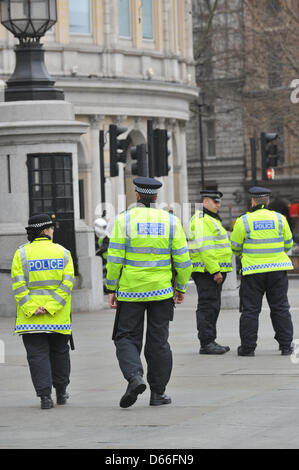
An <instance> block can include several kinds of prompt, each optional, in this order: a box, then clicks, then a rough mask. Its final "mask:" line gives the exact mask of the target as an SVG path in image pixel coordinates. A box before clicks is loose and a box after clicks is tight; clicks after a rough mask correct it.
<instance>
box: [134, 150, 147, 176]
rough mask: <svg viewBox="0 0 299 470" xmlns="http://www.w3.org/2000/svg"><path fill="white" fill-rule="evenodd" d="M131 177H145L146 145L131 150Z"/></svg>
mask: <svg viewBox="0 0 299 470" xmlns="http://www.w3.org/2000/svg"><path fill="white" fill-rule="evenodd" d="M131 159H132V160H136V161H135V162H134V161H132V175H137V176H147V161H146V144H140V145H137V146H136V147H132V148H131Z"/></svg>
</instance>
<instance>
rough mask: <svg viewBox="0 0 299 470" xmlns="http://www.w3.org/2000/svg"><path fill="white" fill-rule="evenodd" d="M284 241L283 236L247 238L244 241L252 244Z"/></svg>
mask: <svg viewBox="0 0 299 470" xmlns="http://www.w3.org/2000/svg"><path fill="white" fill-rule="evenodd" d="M280 242H283V237H279V238H259V239H254V238H246V239H245V241H244V243H249V244H250V243H251V244H262V243H280Z"/></svg>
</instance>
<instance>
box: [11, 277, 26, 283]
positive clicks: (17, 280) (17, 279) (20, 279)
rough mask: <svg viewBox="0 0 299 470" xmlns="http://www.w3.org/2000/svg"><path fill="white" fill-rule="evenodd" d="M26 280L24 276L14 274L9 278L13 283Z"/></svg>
mask: <svg viewBox="0 0 299 470" xmlns="http://www.w3.org/2000/svg"><path fill="white" fill-rule="evenodd" d="M24 281H26V279H25V276H15V277H12V278H11V282H12V283H13V284H14V283H15V282H24Z"/></svg>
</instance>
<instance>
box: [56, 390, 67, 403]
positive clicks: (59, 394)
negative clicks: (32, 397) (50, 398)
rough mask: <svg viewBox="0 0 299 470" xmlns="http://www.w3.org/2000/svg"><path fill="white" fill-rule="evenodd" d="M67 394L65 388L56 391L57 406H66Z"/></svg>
mask: <svg viewBox="0 0 299 470" xmlns="http://www.w3.org/2000/svg"><path fill="white" fill-rule="evenodd" d="M68 398H69V394H68V393H67V391H66V388H63V389H59V388H58V389H56V403H57V405H66V403H67V400H68Z"/></svg>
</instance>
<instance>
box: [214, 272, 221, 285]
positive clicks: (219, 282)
mask: <svg viewBox="0 0 299 470" xmlns="http://www.w3.org/2000/svg"><path fill="white" fill-rule="evenodd" d="M213 279H214V281H215V282H217V284H221V283H222V281H223V276H222V274H221V273H216V274H214V276H213Z"/></svg>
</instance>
